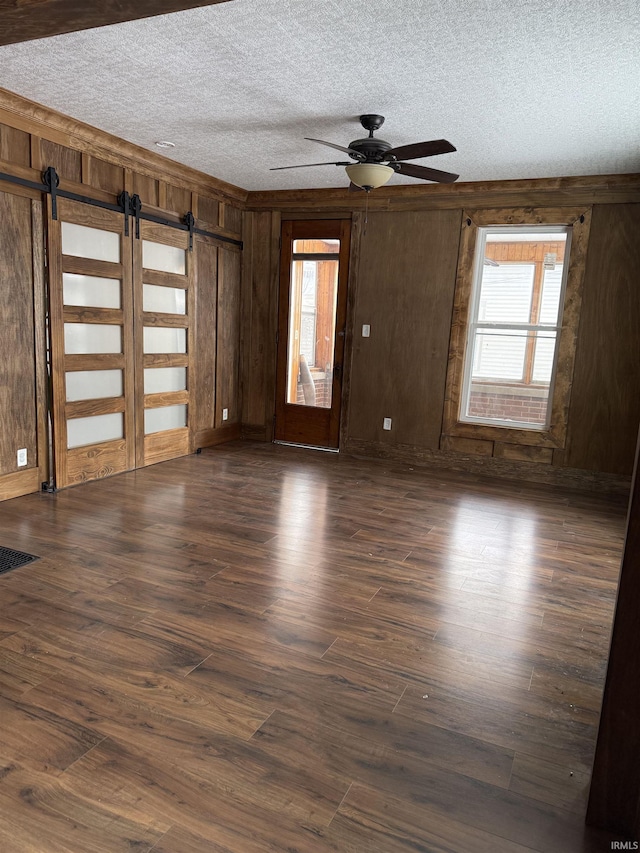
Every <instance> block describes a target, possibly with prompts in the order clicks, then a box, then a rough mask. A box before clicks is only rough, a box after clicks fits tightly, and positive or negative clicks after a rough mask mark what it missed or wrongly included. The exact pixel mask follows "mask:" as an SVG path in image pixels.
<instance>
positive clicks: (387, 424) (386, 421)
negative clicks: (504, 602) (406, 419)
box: [382, 418, 391, 429]
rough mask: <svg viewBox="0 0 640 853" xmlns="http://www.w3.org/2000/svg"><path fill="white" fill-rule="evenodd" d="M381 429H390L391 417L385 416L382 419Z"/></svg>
mask: <svg viewBox="0 0 640 853" xmlns="http://www.w3.org/2000/svg"><path fill="white" fill-rule="evenodd" d="M382 429H391V418H385V419H384V420H383V421H382Z"/></svg>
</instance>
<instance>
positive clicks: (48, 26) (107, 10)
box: [0, 0, 227, 45]
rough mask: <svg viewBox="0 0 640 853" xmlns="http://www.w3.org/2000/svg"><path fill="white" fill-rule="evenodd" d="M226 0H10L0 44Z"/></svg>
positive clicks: (1, 11) (2, 15)
mask: <svg viewBox="0 0 640 853" xmlns="http://www.w3.org/2000/svg"><path fill="white" fill-rule="evenodd" d="M225 2H227V0H138V2H136V3H135V4H133V5H132V4H129V3H125V4H123V3H121V2H118V0H102V2H100V3H97V4H96V3H79V2H78V0H27V2H24V0H8V2H3V3H1V4H0V45H1V44H13V43H15V42H21V41H30V40H31V39H41V38H48V37H49V36H55V35H59V34H60V33H73V32H77V31H78V30H87V29H91V28H92V27H104V26H108V25H109V24H119V23H121V22H122V21H136V20H138V19H139V18H149V17H153V16H154V15H166V14H169V13H170V12H179V11H181V10H182V9H197V8H198V7H200V6H211V5H213V4H215V3H225Z"/></svg>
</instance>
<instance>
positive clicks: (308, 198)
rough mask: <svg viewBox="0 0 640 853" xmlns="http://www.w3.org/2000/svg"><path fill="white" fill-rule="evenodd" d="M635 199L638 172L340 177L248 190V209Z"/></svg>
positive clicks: (639, 188)
mask: <svg viewBox="0 0 640 853" xmlns="http://www.w3.org/2000/svg"><path fill="white" fill-rule="evenodd" d="M639 201H640V175H589V176H586V177H568V178H540V179H535V180H528V179H527V180H516V181H474V182H473V183H471V182H470V183H465V182H462V181H461V182H459V183H455V184H419V185H416V184H411V185H404V186H386V187H380V188H379V189H377V190H376V191H375V192H374V193H371V195H370V197H369V199H367V198H366V196H365V193H351V192H349V190H348V186H347V184H346V183H345V186H344V188H340V189H315V190H279V191H266V192H250V193H248V195H247V208H248V209H250V210H272V209H275V210H280V211H281V213H282V214H283V216H285V215H286V218H287V219H289V218H291V213H293V212H294V211H295V212H296V213H297V214H307V213H310V214H311V215H312V216H313V217H317V215H318V213H319V212H322V211H330V213H331V215H332V216H336V217H338V216H340V215H343V214H344V211H345V210H348V211H353V210H364V209H365V206H367V205H368V209H369V210H371V211H380V210H388V211H401V210H450V209H452V208H453V209H460V208H463V207H474V208H478V207H511V208H518V207H520V208H523V207H524V208H528V207H556V206H557V205H558V204H559V203H560V204H563V205H580V206H581V207H585V206H587V205H590V204H596V203H600V204H622V203H625V202H639Z"/></svg>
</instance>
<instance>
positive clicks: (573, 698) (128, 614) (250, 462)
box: [0, 442, 625, 853]
mask: <svg viewBox="0 0 640 853" xmlns="http://www.w3.org/2000/svg"><path fill="white" fill-rule="evenodd" d="M624 516H625V507H624V503H623V502H622V501H620V499H619V498H610V497H608V496H606V495H595V494H593V493H589V494H585V495H581V494H578V493H575V492H563V491H561V490H559V489H555V488H551V487H545V486H539V485H536V486H529V485H527V484H525V483H522V482H519V483H512V484H510V483H506V482H505V481H494V480H491V479H488V478H487V479H483V478H481V477H479V476H473V477H472V476H465V475H463V474H461V473H454V472H443V471H429V470H427V469H421V468H419V467H414V466H407V465H404V464H401V463H388V462H374V461H363V460H357V459H352V458H349V457H346V456H344V455H342V454H340V455H334V454H323V453H315V452H313V451H309V450H304V449H300V448H290V447H281V446H275V445H268V444H250V443H242V442H233V443H231V444H229V445H221V446H219V447H216V448H213V449H208V450H205V451H204V452H203V453H201V454H199V455H193V456H188V457H184V458H182V459H177V460H173V461H170V462H165V463H162V464H158V465H154V466H150V467H149V468H146V469H144V470H141V471H136V472H130V473H127V474H122V475H118V476H116V477H111V478H109V479H106V480H103V481H96V482H92V483H88V484H85V485H83V486H78V487H76V488H72V489H68V490H66V491H61V492H58V493H56V494H53V495H44V494H38V495H29V496H25V497H23V498H17V499H15V500H12V501H7V502H5V503H4V504H0V541H2V543H3V544H6V545H7V546H8V547H14V548H18V549H19V550H24V551H27V552H29V553H33V554H36V555H38V556H39V557H40V559H39V560H38V561H37V562H35V563H32V564H30V565H28V566H25V567H23V568H21V569H17V570H14V571H11V572H8V573H6V574H4V575H0V718H1V722H2V737H0V850H2V853H5V851H7V853H121V851H122V853H124V851H125V850H127V851H129V850H137V851H139V853H150V851H151V850H153V851H154V853H283V851H287V850H291V851H294V850H295V851H297V853H365V851H367V852H368V851H375V853H409V851H411V853H416V851H418V853H488V851H492V853H586V851H588V853H600V851H603V850H608V849H610V842H611V841H613V840H618V839H614V838H605V837H603V836H602V835H598V834H596V833H593V832H591V831H589V830H586V829H585V827H584V809H585V792H586V788H587V785H588V779H589V773H590V769H591V761H592V758H593V751H594V747H595V737H596V730H597V723H598V714H599V708H600V702H601V696H602V685H603V678H604V672H605V666H606V657H607V653H608V643H609V632H610V627H611V619H612V614H613V607H614V603H615V595H616V586H617V582H618V572H619V561H620V553H621V547H622V542H623V536H624V521H625V517H624Z"/></svg>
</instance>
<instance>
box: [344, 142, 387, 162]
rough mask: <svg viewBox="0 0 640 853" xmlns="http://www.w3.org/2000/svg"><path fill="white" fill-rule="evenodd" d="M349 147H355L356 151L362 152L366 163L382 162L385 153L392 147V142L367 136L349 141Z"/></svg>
mask: <svg viewBox="0 0 640 853" xmlns="http://www.w3.org/2000/svg"><path fill="white" fill-rule="evenodd" d="M349 148H353V150H354V151H357V152H358V153H359V154H362V155H363V156H364V158H365V162H366V163H381V162H382V160H383V158H384V155H385V154H386V153H387V151H389V149H390V148H391V143H390V142H385V140H384V139H373V137H366V138H365V139H354V141H353V142H350V143H349ZM350 156H352V155H350ZM353 159H354V160H355V159H356V158H355V157H354V158H353Z"/></svg>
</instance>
